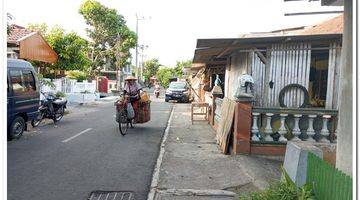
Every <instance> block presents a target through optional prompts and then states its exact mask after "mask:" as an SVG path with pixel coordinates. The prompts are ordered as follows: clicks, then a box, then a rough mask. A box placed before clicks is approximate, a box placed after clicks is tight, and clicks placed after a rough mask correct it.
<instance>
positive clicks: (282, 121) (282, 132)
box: [278, 114, 288, 142]
mask: <svg viewBox="0 0 360 200" xmlns="http://www.w3.org/2000/svg"><path fill="white" fill-rule="evenodd" d="M287 116H288V114H280V128H279V130H278V132H279V134H280V138H279V141H280V142H287V139H286V138H285V137H284V135H285V134H286V133H287V130H286V128H285V118H286V117H287Z"/></svg>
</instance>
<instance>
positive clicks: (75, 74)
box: [67, 70, 88, 82]
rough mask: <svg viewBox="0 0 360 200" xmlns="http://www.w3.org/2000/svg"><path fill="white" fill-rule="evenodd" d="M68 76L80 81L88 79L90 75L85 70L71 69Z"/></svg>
mask: <svg viewBox="0 0 360 200" xmlns="http://www.w3.org/2000/svg"><path fill="white" fill-rule="evenodd" d="M67 77H68V78H70V79H76V80H77V81H78V82H82V81H84V80H87V79H88V75H87V74H86V73H85V72H82V71H77V70H74V71H70V72H69V74H68V75H67Z"/></svg>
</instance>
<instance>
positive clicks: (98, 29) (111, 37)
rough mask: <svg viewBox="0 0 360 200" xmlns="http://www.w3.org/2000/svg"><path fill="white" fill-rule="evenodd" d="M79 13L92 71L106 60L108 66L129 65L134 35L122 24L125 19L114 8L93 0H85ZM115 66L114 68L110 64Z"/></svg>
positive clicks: (134, 41)
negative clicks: (87, 38)
mask: <svg viewBox="0 0 360 200" xmlns="http://www.w3.org/2000/svg"><path fill="white" fill-rule="evenodd" d="M79 13H80V14H81V15H82V16H83V17H84V19H85V22H86V24H87V25H88V26H89V28H87V33H88V36H89V37H90V38H91V39H92V41H93V42H92V44H91V46H92V53H91V60H92V64H91V68H90V72H91V73H92V74H95V73H97V72H98V70H99V67H100V66H103V65H104V64H106V63H109V64H110V67H111V68H112V69H120V68H121V67H124V66H126V65H127V64H129V59H130V57H131V54H130V49H132V48H134V47H135V46H136V40H137V38H136V34H135V33H134V32H133V31H131V30H130V29H129V28H128V27H127V26H126V21H125V19H124V17H123V16H122V15H119V14H118V13H117V11H116V10H115V9H111V8H108V7H105V6H104V5H101V4H100V3H99V2H97V1H94V0H85V1H84V2H83V4H81V6H80V9H79ZM114 65H115V67H114Z"/></svg>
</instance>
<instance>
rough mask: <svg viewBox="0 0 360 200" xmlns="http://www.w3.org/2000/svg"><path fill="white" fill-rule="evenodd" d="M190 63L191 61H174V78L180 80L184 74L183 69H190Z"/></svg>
mask: <svg viewBox="0 0 360 200" xmlns="http://www.w3.org/2000/svg"><path fill="white" fill-rule="evenodd" d="M191 63H192V61H191V60H183V61H176V67H175V74H176V76H177V77H179V78H181V77H182V75H183V74H184V72H183V70H184V68H188V67H190V66H191Z"/></svg>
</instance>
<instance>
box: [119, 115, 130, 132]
mask: <svg viewBox="0 0 360 200" xmlns="http://www.w3.org/2000/svg"><path fill="white" fill-rule="evenodd" d="M123 112H124V111H123ZM121 115H124V113H120V116H119V117H125V118H127V115H126V114H125V116H121ZM118 123H119V131H120V134H121V135H122V136H124V135H126V132H127V130H128V128H129V122H128V121H127V122H125V123H124V122H122V120H121V118H119V122H118ZM121 124H123V125H124V124H125V127H124V128H125V130H122V128H121Z"/></svg>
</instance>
